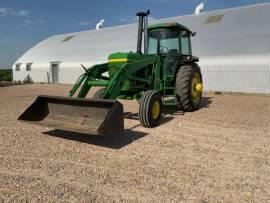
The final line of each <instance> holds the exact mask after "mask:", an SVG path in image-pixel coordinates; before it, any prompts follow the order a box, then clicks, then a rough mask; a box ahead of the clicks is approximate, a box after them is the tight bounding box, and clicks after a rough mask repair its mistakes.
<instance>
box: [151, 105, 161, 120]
mask: <svg viewBox="0 0 270 203" xmlns="http://www.w3.org/2000/svg"><path fill="white" fill-rule="evenodd" d="M159 114H160V104H159V101H155V103H154V104H153V107H152V117H153V118H154V119H157V118H158V116H159Z"/></svg>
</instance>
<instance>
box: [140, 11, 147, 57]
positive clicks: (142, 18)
mask: <svg viewBox="0 0 270 203" xmlns="http://www.w3.org/2000/svg"><path fill="white" fill-rule="evenodd" d="M149 14H150V11H149V10H147V11H146V12H138V13H137V16H138V17H139V25H138V42H137V53H139V54H142V35H143V32H144V53H145V54H146V53H147V52H148V15H149Z"/></svg>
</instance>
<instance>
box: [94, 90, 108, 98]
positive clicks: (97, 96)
mask: <svg viewBox="0 0 270 203" xmlns="http://www.w3.org/2000/svg"><path fill="white" fill-rule="evenodd" d="M105 90H106V88H101V89H99V90H97V91H96V92H95V94H94V96H93V98H94V99H103V93H104V92H105Z"/></svg>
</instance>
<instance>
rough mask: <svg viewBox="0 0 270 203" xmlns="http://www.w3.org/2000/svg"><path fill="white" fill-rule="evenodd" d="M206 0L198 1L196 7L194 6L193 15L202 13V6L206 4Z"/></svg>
mask: <svg viewBox="0 0 270 203" xmlns="http://www.w3.org/2000/svg"><path fill="white" fill-rule="evenodd" d="M206 2H207V1H205V2H204V3H200V4H199V5H198V6H197V7H196V8H195V11H194V14H195V15H199V14H200V13H202V12H203V11H204V6H205V4H206Z"/></svg>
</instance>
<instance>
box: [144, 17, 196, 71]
mask: <svg viewBox="0 0 270 203" xmlns="http://www.w3.org/2000/svg"><path fill="white" fill-rule="evenodd" d="M194 35H195V33H193V32H191V31H190V30H189V29H188V28H187V27H185V26H183V25H181V24H178V23H175V22H172V23H160V24H155V25H152V26H150V27H149V28H148V54H155V55H159V56H160V57H161V60H162V62H163V64H164V67H163V70H164V74H165V75H174V74H175V72H176V71H177V67H179V65H180V62H183V61H187V60H191V61H192V60H193V61H194V60H196V57H192V48H191V39H190V38H191V36H194ZM197 60H198V59H197Z"/></svg>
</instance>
